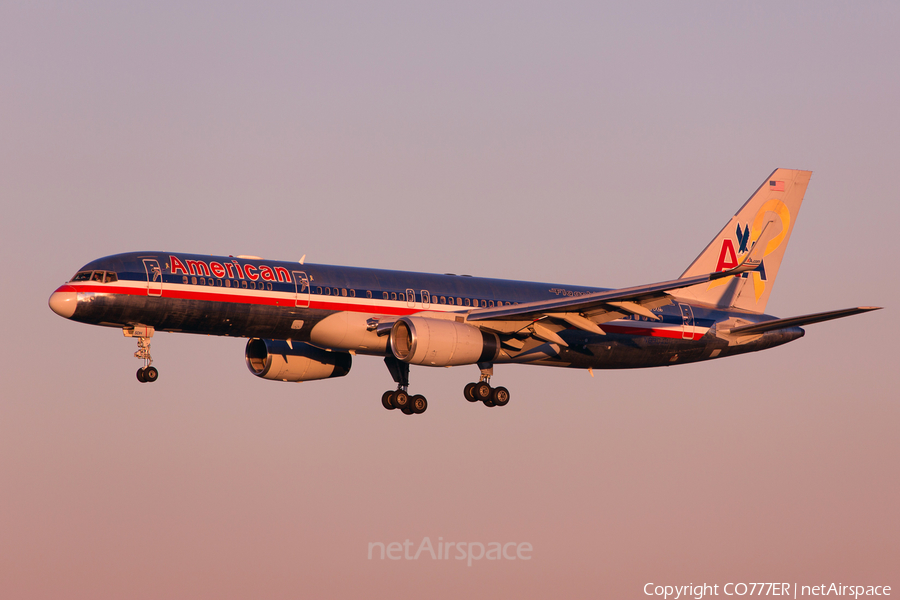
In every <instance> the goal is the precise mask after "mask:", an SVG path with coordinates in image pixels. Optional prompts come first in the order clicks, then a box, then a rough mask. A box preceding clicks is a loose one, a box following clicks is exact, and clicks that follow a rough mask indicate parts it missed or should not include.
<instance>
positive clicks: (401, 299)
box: [397, 292, 406, 302]
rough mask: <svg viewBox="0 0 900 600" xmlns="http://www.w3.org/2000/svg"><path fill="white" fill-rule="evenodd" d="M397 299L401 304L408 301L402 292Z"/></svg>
mask: <svg viewBox="0 0 900 600" xmlns="http://www.w3.org/2000/svg"><path fill="white" fill-rule="evenodd" d="M397 299H398V300H400V302H404V301H405V300H406V294H404V293H403V292H400V293H399V294H397Z"/></svg>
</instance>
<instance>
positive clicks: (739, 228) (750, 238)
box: [672, 169, 812, 313]
mask: <svg viewBox="0 0 900 600" xmlns="http://www.w3.org/2000/svg"><path fill="white" fill-rule="evenodd" d="M811 175H812V172H811V171H798V170H794V169H775V171H774V172H773V173H772V174H771V175H770V176H769V177H768V178H767V179H766V180H765V181H764V182H763V184H762V185H761V186H759V188H758V189H757V190H756V192H755V193H754V194H753V196H751V197H750V199H749V200H747V202H746V203H744V205H743V206H742V207H741V208H740V210H738V212H737V213H736V214H735V215H734V216H733V217H732V218H731V220H730V221H729V222H728V224H726V225H725V227H724V228H723V229H722V231H720V232H719V234H718V235H717V236H716V237H715V238H713V240H712V241H711V242H710V243H709V245H708V246H707V247H706V248H705V249H704V250H703V252H701V253H700V256H698V257H697V258H696V259H695V260H694V262H693V263H691V266H689V267H688V268H687V270H686V271H685V272H684V273H682V275H681V277H682V278H685V277H693V276H696V275H703V274H706V273H718V272H721V271H727V270H729V269H733V268H734V267H736V266H738V265H740V264H741V263H742V261H743V260H744V259H745V258H746V257H747V255H748V254H750V255H751V259H752V260H754V261H755V260H757V259H758V260H759V264H758V265H757V266H755V267H754V268H753V269H751V270H748V271H746V272H744V273H741V274H739V275H735V276H734V277H724V278H722V279H717V280H714V281H711V282H709V283H703V284H700V285H695V286H692V287H688V288H684V289H681V290H678V291H673V292H672V295H673V296H675V297H676V298H677V299H679V300H683V301H688V302H698V303H702V304H708V305H711V306H715V307H717V308H738V309H742V310H747V311H750V312H754V313H763V312H765V310H766V303H767V302H768V300H769V294H770V293H771V292H772V286H773V284H774V283H775V277H777V275H778V268H779V267H780V266H781V259H782V257H784V251H785V249H786V248H787V244H788V240H789V239H790V237H791V231H792V230H793V229H794V223H795V222H796V220H797V214H798V213H799V212H800V204H801V203H802V202H803V196H804V195H805V194H806V186H807V185H808V184H809V178H810V176H811ZM755 245H758V246H759V247H757V248H754V246H755ZM754 250H755V251H754Z"/></svg>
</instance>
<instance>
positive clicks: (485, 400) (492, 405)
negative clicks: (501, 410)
mask: <svg viewBox="0 0 900 600" xmlns="http://www.w3.org/2000/svg"><path fill="white" fill-rule="evenodd" d="M482 402H484V405H485V406H490V407H494V406H497V405H496V404H494V401H493V400H491V399H490V398H485V399H484V400H482Z"/></svg>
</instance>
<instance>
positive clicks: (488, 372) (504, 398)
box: [463, 363, 509, 406]
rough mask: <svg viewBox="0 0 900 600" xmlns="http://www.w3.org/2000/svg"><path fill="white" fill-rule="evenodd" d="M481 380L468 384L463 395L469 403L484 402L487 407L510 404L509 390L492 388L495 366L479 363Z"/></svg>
mask: <svg viewBox="0 0 900 600" xmlns="http://www.w3.org/2000/svg"><path fill="white" fill-rule="evenodd" d="M478 368H479V369H481V379H479V381H478V383H467V384H466V387H465V388H464V389H463V395H464V396H465V397H466V400H468V401H469V402H483V403H484V405H485V406H506V405H507V404H508V403H509V390H508V389H506V388H505V387H496V388H492V387H491V384H490V381H491V376H493V374H494V365H492V364H490V363H478Z"/></svg>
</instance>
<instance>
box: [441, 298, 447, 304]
mask: <svg viewBox="0 0 900 600" xmlns="http://www.w3.org/2000/svg"><path fill="white" fill-rule="evenodd" d="M440 303H441V304H447V297H446V296H441V299H440Z"/></svg>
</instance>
